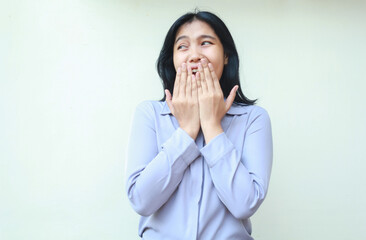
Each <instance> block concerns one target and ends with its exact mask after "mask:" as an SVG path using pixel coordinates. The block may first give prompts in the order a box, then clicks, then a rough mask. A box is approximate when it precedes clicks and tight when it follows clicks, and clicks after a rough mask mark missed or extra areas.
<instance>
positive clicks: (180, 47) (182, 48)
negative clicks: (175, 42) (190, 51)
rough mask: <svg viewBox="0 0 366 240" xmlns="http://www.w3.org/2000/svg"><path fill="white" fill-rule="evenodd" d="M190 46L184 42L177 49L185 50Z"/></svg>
mask: <svg viewBox="0 0 366 240" xmlns="http://www.w3.org/2000/svg"><path fill="white" fill-rule="evenodd" d="M187 48H188V47H187V46H186V45H184V44H182V45H179V46H178V47H177V49H178V50H184V49H187Z"/></svg>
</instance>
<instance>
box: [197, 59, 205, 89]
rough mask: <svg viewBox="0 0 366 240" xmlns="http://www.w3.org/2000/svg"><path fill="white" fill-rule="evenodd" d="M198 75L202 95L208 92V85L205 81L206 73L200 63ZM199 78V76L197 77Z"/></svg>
mask: <svg viewBox="0 0 366 240" xmlns="http://www.w3.org/2000/svg"><path fill="white" fill-rule="evenodd" d="M196 74H199V81H197V82H199V87H200V89H201V93H203V92H207V83H206V81H205V73H204V71H203V67H202V64H201V63H198V72H197V73H196ZM196 77H197V75H196Z"/></svg>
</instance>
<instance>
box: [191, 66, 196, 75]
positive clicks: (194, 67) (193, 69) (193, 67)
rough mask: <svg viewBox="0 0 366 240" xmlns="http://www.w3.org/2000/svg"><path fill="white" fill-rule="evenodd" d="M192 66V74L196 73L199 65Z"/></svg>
mask: <svg viewBox="0 0 366 240" xmlns="http://www.w3.org/2000/svg"><path fill="white" fill-rule="evenodd" d="M190 68H191V69H192V74H194V75H196V73H197V72H198V66H196V65H191V66H190Z"/></svg>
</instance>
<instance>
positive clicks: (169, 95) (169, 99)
mask: <svg viewBox="0 0 366 240" xmlns="http://www.w3.org/2000/svg"><path fill="white" fill-rule="evenodd" d="M165 96H166V98H165V101H166V103H167V104H168V107H169V109H170V111H171V112H172V114H173V115H174V107H173V103H172V94H171V93H170V92H169V90H168V89H165Z"/></svg>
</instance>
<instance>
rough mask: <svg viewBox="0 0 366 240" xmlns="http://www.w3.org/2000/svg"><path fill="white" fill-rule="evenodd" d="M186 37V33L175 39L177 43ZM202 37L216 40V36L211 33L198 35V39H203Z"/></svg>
mask: <svg viewBox="0 0 366 240" xmlns="http://www.w3.org/2000/svg"><path fill="white" fill-rule="evenodd" d="M184 38H188V36H186V35H182V36H180V37H178V38H177V40H175V43H177V42H178V41H179V40H182V39H184ZM201 38H209V39H212V40H216V38H215V37H213V36H211V35H205V34H203V35H200V36H199V37H198V39H201Z"/></svg>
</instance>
